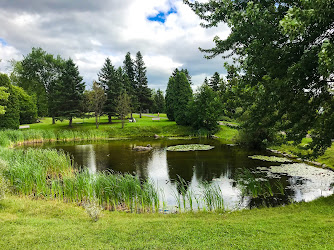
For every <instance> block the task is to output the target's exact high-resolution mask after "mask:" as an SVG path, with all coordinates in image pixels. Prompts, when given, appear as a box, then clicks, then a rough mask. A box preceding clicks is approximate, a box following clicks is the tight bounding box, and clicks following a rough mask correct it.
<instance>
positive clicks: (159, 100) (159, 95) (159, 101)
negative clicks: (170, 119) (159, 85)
mask: <svg viewBox="0 0 334 250" xmlns="http://www.w3.org/2000/svg"><path fill="white" fill-rule="evenodd" d="M154 102H155V104H156V108H157V112H159V113H164V112H165V97H164V94H163V92H162V90H160V89H158V90H157V92H156V94H155V95H154Z"/></svg>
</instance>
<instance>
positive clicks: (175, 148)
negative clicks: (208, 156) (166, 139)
mask: <svg viewBox="0 0 334 250" xmlns="http://www.w3.org/2000/svg"><path fill="white" fill-rule="evenodd" d="M213 148H214V146H210V145H204V144H186V145H177V146H170V147H168V148H167V151H178V152H186V151H197V150H210V149H213Z"/></svg>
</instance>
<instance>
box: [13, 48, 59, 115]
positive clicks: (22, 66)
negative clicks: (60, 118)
mask: <svg viewBox="0 0 334 250" xmlns="http://www.w3.org/2000/svg"><path fill="white" fill-rule="evenodd" d="M63 63H64V61H63V59H61V57H60V56H57V57H56V58H54V56H53V55H52V54H48V53H47V52H46V51H44V50H43V49H41V48H32V51H31V52H30V53H29V54H28V55H26V56H25V57H24V59H23V60H22V61H20V62H15V61H13V62H12V64H13V66H14V70H13V73H12V75H11V78H12V81H13V83H14V84H15V85H17V86H20V87H22V88H23V89H24V90H25V91H26V92H27V93H28V94H29V95H35V96H36V101H37V108H38V115H39V116H46V115H48V113H49V106H50V105H51V106H52V105H53V98H52V96H51V94H52V88H53V86H54V84H55V82H56V81H58V80H59V78H60V75H61V72H62V65H63ZM52 109H53V108H52ZM50 115H51V116H53V114H52V113H50Z"/></svg>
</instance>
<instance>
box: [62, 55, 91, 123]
mask: <svg viewBox="0 0 334 250" xmlns="http://www.w3.org/2000/svg"><path fill="white" fill-rule="evenodd" d="M82 79H83V78H82V77H81V76H80V73H79V70H78V66H76V65H75V63H74V62H73V60H72V59H68V60H67V61H66V62H65V65H64V69H63V73H62V75H61V78H60V81H59V82H58V83H57V85H56V87H55V91H56V92H57V93H56V94H55V96H56V97H57V98H56V103H57V105H56V106H57V111H56V113H57V116H59V117H61V118H65V119H68V120H69V126H70V127H71V126H72V120H73V117H76V116H79V115H80V113H81V108H82V105H81V102H82V100H83V92H84V90H85V83H84V82H82Z"/></svg>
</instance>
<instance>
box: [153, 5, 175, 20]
mask: <svg viewBox="0 0 334 250" xmlns="http://www.w3.org/2000/svg"><path fill="white" fill-rule="evenodd" d="M173 13H174V14H176V13H177V11H176V10H175V9H174V8H171V9H169V10H168V11H167V12H162V11H160V12H159V13H158V14H157V15H154V16H149V17H147V19H148V20H149V21H153V22H160V23H165V22H166V19H167V17H168V16H169V15H170V14H173Z"/></svg>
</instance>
